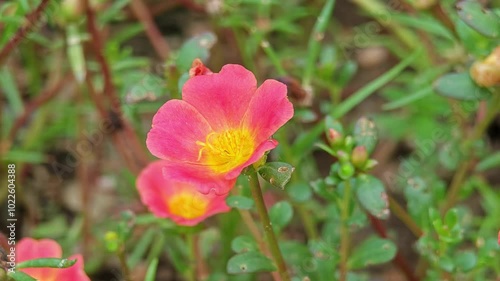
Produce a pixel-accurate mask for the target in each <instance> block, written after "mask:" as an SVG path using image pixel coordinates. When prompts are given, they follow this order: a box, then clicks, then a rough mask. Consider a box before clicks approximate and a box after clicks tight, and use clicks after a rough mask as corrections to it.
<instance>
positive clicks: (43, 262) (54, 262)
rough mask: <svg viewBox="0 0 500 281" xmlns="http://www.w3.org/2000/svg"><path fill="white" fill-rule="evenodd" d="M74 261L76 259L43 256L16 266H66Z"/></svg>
mask: <svg viewBox="0 0 500 281" xmlns="http://www.w3.org/2000/svg"><path fill="white" fill-rule="evenodd" d="M75 263H76V259H74V260H68V259H58V258H44V259H34V260H28V261H24V262H21V263H19V264H18V265H17V268H28V267H52V268H67V267H70V266H72V265H74V264H75Z"/></svg>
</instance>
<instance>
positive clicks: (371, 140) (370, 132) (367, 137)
mask: <svg viewBox="0 0 500 281" xmlns="http://www.w3.org/2000/svg"><path fill="white" fill-rule="evenodd" d="M377 141H378V133H377V127H376V126H375V123H374V122H373V121H372V120H370V119H368V118H366V117H361V118H360V119H359V120H358V121H357V122H356V125H355V126H354V142H355V143H356V145H357V146H364V147H365V148H366V151H368V154H371V153H372V152H373V150H374V149H375V146H376V145H377Z"/></svg>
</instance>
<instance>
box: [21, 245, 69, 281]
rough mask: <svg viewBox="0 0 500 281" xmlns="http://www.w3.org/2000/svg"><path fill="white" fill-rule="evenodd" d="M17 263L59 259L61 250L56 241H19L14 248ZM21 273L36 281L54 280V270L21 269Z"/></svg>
mask: <svg viewBox="0 0 500 281" xmlns="http://www.w3.org/2000/svg"><path fill="white" fill-rule="evenodd" d="M16 254H17V262H18V263H19V262H23V261H27V260H33V259H40V258H61V256H62V249H61V246H59V244H57V242H56V241H54V240H51V239H41V240H35V239H32V238H23V239H21V240H20V241H19V242H18V243H17V246H16ZM21 271H22V272H24V273H26V274H28V275H30V276H31V277H33V278H35V279H38V280H56V279H55V278H56V277H57V274H58V272H57V271H58V269H56V268H23V269H21Z"/></svg>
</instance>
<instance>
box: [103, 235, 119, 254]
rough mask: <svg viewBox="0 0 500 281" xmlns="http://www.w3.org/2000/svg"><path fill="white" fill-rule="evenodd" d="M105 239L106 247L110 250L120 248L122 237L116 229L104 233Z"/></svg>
mask: <svg viewBox="0 0 500 281" xmlns="http://www.w3.org/2000/svg"><path fill="white" fill-rule="evenodd" d="M104 241H105V245H106V249H108V251H110V252H116V251H118V248H119V247H120V243H121V241H120V237H118V233H116V232H115V231H108V232H106V234H104Z"/></svg>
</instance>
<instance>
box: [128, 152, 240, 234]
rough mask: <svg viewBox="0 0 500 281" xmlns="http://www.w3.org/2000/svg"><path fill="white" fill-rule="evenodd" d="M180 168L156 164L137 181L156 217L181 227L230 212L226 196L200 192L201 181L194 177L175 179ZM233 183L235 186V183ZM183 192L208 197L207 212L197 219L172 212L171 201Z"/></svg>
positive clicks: (167, 163)
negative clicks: (169, 203)
mask: <svg viewBox="0 0 500 281" xmlns="http://www.w3.org/2000/svg"><path fill="white" fill-rule="evenodd" d="M177 167H178V166H172V165H171V163H170V162H168V161H163V160H159V161H155V162H153V163H151V164H149V165H148V166H147V167H146V168H144V170H143V171H142V172H141V173H140V175H139V177H138V178H137V189H138V191H139V195H140V197H141V201H142V202H143V203H144V205H146V206H147V207H148V209H149V210H150V211H151V212H152V213H153V214H155V215H156V216H158V217H164V218H170V219H171V220H173V221H174V222H176V223H177V224H180V225H195V224H197V223H199V222H201V221H203V220H204V219H206V218H207V217H210V216H212V215H214V214H217V213H221V212H227V211H229V207H228V206H227V205H226V203H225V198H226V196H216V195H214V194H209V195H204V194H202V193H199V186H198V185H197V184H198V182H197V180H196V179H194V180H193V177H190V176H188V177H187V178H183V177H182V176H180V177H179V176H178V177H177V178H175V179H174V177H172V175H176V173H178V172H177ZM181 174H182V173H181ZM177 175H179V174H177ZM210 184H213V183H210ZM228 184H230V182H229V181H226V182H225V185H228ZM232 184H234V182H233V183H232ZM222 189H230V187H222ZM179 192H190V193H193V194H196V195H199V196H204V197H205V198H206V199H207V200H209V204H208V206H207V210H206V212H205V213H204V214H203V215H202V216H199V217H197V218H184V217H181V216H178V215H176V214H173V213H172V212H171V211H170V210H169V206H168V203H167V202H168V199H169V198H171V197H172V196H173V195H175V194H176V193H179Z"/></svg>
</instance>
